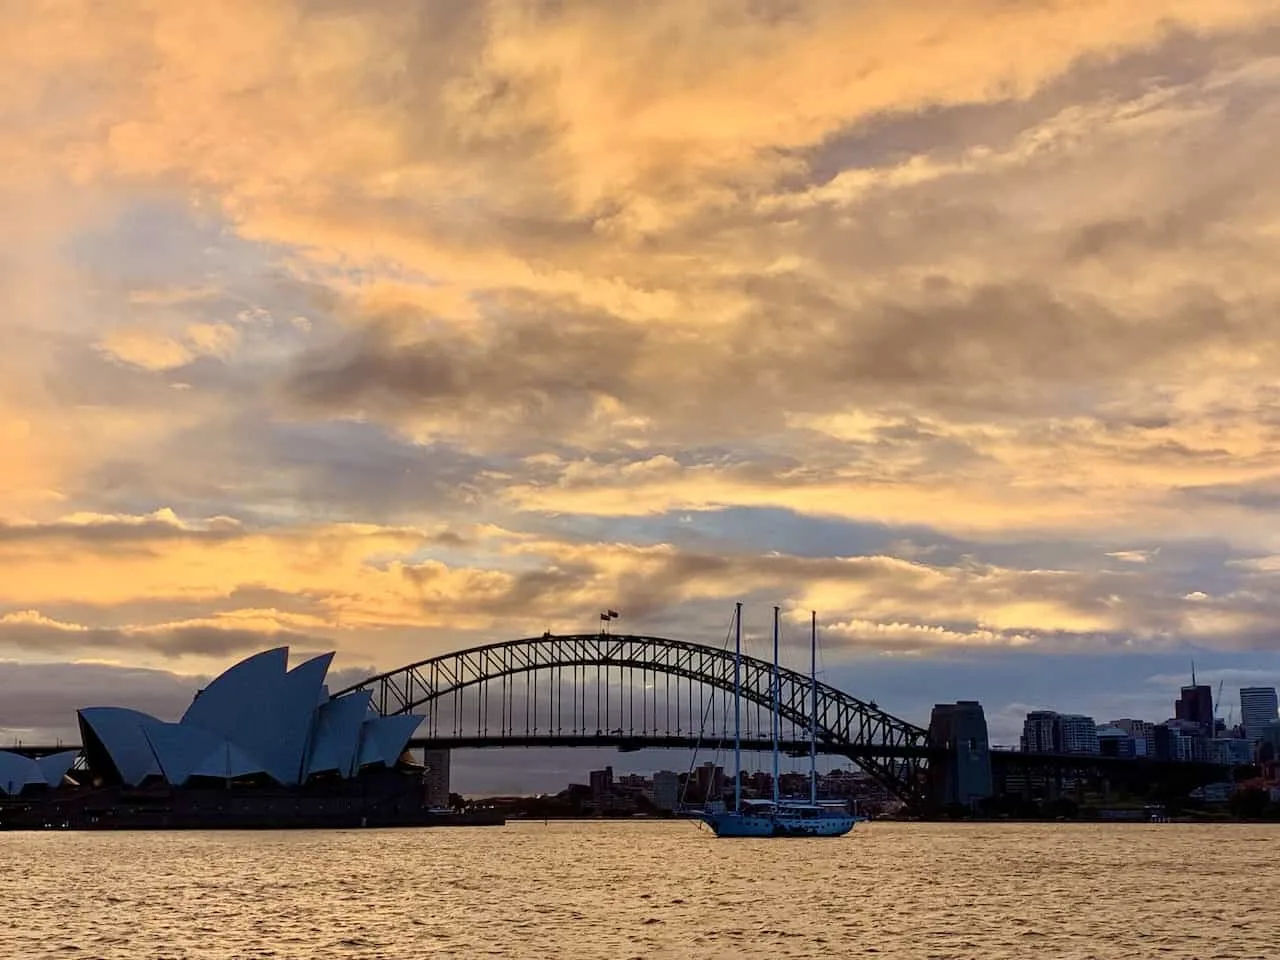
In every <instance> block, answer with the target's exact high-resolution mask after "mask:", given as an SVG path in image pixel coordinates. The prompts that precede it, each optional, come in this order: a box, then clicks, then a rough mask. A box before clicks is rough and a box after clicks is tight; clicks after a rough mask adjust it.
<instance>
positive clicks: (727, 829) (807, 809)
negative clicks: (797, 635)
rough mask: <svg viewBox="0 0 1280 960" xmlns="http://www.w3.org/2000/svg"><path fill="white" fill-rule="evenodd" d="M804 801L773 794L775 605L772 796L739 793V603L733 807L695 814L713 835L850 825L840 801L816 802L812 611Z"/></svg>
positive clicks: (796, 833) (837, 829) (818, 832)
mask: <svg viewBox="0 0 1280 960" xmlns="http://www.w3.org/2000/svg"><path fill="white" fill-rule="evenodd" d="M810 622H811V636H810V662H809V682H810V700H811V705H810V715H809V802H808V803H805V802H803V801H799V800H782V799H780V798H779V797H778V736H779V730H780V727H781V716H780V713H779V709H778V696H779V689H778V688H779V678H778V608H777V607H774V608H773V683H772V684H771V686H772V692H773V717H772V724H771V727H772V734H773V799H772V800H743V799H742V729H741V710H742V677H741V675H742V604H741V603H739V604H737V606H736V607H735V613H734V648H733V652H734V661H733V809H731V810H723V809H714V808H709V809H704V810H701V811H699V812H697V813H696V814H695V815H696V816H697V817H698V819H699V820H701V821H702V822H703V823H705V824H706V825H707V826H709V827H710V828H711V831H712V832H713V833H714V834H715V835H716V836H717V837H841V836H844V835H845V834H846V833H848V832H849V831H850V830H852V829H853V825H854V823H855V822H856V820H855V818H854V817H853V816H852V815H851V814H850V813H849V812H848V811H847V810H844V809H843V807H842V806H841V807H833V806H831V805H829V804H821V803H819V802H818V765H817V756H818V753H817V728H818V616H817V614H816V613H815V614H813V615H812V617H811V621H810Z"/></svg>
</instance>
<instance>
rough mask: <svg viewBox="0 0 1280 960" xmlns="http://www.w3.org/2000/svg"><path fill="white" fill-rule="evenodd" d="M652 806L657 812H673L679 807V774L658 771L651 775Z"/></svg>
mask: <svg viewBox="0 0 1280 960" xmlns="http://www.w3.org/2000/svg"><path fill="white" fill-rule="evenodd" d="M653 805H654V806H655V807H657V808H658V809H659V810H674V809H676V807H678V806H680V774H678V773H675V772H673V771H671V770H659V771H658V772H657V773H655V774H654V775H653Z"/></svg>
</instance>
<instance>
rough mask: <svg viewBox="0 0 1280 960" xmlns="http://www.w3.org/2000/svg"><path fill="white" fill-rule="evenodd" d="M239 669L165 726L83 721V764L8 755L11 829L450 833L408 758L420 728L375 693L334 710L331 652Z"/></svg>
mask: <svg viewBox="0 0 1280 960" xmlns="http://www.w3.org/2000/svg"><path fill="white" fill-rule="evenodd" d="M288 659H289V651H288V648H287V647H279V648H277V649H274V650H266V651H264V652H262V653H258V654H255V655H254V656H251V657H249V658H248V659H246V660H243V661H241V662H240V663H237V664H236V665H235V666H233V667H231V668H230V669H229V670H227V671H226V672H224V673H223V674H221V675H220V676H218V677H217V678H216V679H214V680H213V681H212V682H211V683H209V685H208V686H206V687H205V688H204V689H203V690H201V691H199V692H198V693H197V694H196V697H195V699H194V700H193V701H192V703H191V705H190V706H189V707H188V708H187V710H186V712H185V713H184V714H183V715H182V718H181V719H180V720H178V721H176V722H166V721H164V720H160V719H157V718H156V717H152V716H149V715H148V714H145V713H140V712H139V711H137V710H131V709H128V708H126V707H86V708H84V709H81V710H80V711H78V719H79V725H80V734H81V737H82V741H81V742H82V744H83V759H82V762H81V763H79V764H77V760H79V759H80V753H81V752H80V751H75V750H72V751H62V752H57V753H53V754H50V755H48V756H43V757H38V758H31V757H27V756H23V755H20V754H18V753H16V752H4V751H0V827H4V826H31V825H37V824H36V821H41V824H40V825H65V826H83V827H102V828H109V827H116V828H120V827H218V826H236V827H250V826H252V827H277V826H372V825H391V824H401V825H409V824H416V823H432V822H439V821H441V819H442V818H444V819H448V816H447V815H446V814H443V813H440V812H436V811H433V810H432V809H431V808H430V804H429V803H428V796H427V793H428V791H427V790H426V786H425V785H426V783H427V771H426V769H425V768H424V767H423V766H422V765H420V764H415V763H414V762H413V761H412V759H411V757H410V756H409V754H408V753H407V752H406V748H407V746H408V743H409V739H410V738H411V737H412V736H413V734H414V731H415V730H416V729H417V727H418V725H419V723H420V722H421V721H422V719H423V718H422V717H420V716H414V715H409V716H392V717H383V716H379V715H378V714H377V713H376V712H375V711H374V710H373V708H372V706H371V705H370V694H369V691H367V690H361V691H354V692H351V693H347V694H344V695H343V696H341V697H337V698H334V697H330V695H329V689H328V687H326V686H325V682H324V681H325V675H326V674H327V672H328V669H329V664H330V662H331V661H332V660H333V654H332V653H326V654H324V655H322V656H318V657H315V658H313V659H311V660H307V661H305V662H304V663H301V664H299V665H298V666H296V667H294V668H293V669H292V670H290V669H289V668H288Z"/></svg>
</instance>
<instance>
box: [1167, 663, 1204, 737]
mask: <svg viewBox="0 0 1280 960" xmlns="http://www.w3.org/2000/svg"><path fill="white" fill-rule="evenodd" d="M1173 711H1174V712H1173V715H1174V717H1176V718H1177V719H1179V720H1186V721H1187V722H1188V723H1194V724H1195V725H1196V726H1198V727H1199V728H1200V730H1201V731H1202V732H1203V733H1204V735H1205V736H1206V737H1212V736H1213V733H1214V731H1213V691H1212V690H1211V689H1209V687H1208V685H1207V684H1203V683H1196V671H1195V667H1192V668H1191V685H1190V686H1189V687H1183V688H1182V696H1180V697H1178V699H1177V700H1176V701H1174V704H1173Z"/></svg>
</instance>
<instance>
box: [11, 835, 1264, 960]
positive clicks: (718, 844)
mask: <svg viewBox="0 0 1280 960" xmlns="http://www.w3.org/2000/svg"><path fill="white" fill-rule="evenodd" d="M1277 841H1280V828H1277V827H1267V826H1241V825H1224V826H1205V827H1201V826H1184V825H1180V824H1161V825H1150V826H1149V825H1101V826H1092V825H1074V824H1045V825H1018V824H1008V825H975V824H956V825H949V824H947V825H944V824H887V823H886V824H870V825H865V826H861V827H859V828H858V829H857V830H856V831H855V832H854V833H853V834H852V835H850V836H849V837H845V838H841V839H836V840H805V841H794V842H792V841H771V840H764V841H753V840H741V841H718V840H715V839H713V838H711V837H710V836H709V835H707V834H705V833H701V832H698V831H696V830H695V829H693V828H692V827H691V826H690V825H689V824H684V823H656V822H649V823H551V824H542V823H527V824H517V825H512V826H509V827H507V828H504V829H472V830H467V829H435V830H418V831H414V830H394V831H372V830H371V831H341V832H303V831H299V832H283V833H266V832H255V833H230V832H227V833H187V832H183V833H132V834H130V833H115V834H108V833H103V834H91V833H79V834H76V833H48V834H43V833H41V834H15V833H10V834H0V876H3V877H5V884H4V887H5V893H6V897H5V901H6V902H5V906H6V909H5V911H4V912H3V915H2V917H0V956H3V957H9V956H14V957H18V956H21V957H27V958H45V957H58V958H67V957H76V956H85V957H95V958H102V960H124V958H134V957H162V958H171V960H190V958H231V957H236V958H239V957H254V958H299V960H320V958H325V960H330V958H366V957H367V958H379V960H400V958H417V957H423V956H428V955H440V956H448V957H498V958H526V957H541V956H546V957H551V956H555V957H563V958H570V960H573V958H581V960H586V958H605V957H608V958H610V960H612V958H628V957H637V958H659V957H672V958H684V957H694V956H699V955H703V954H705V953H707V952H708V951H715V952H717V953H725V952H728V953H729V954H730V955H757V954H759V955H766V954H767V955H768V956H770V957H780V958H800V957H830V956H867V957H876V956H884V957H892V958H901V960H979V958H980V960H1015V958H1016V960H1023V958H1026V957H1030V956H1034V957H1037V958H1062V960H1086V958H1089V960H1143V958H1165V960H1190V958H1198V960H1210V958H1230V960H1248V958H1253V957H1256V958H1267V957H1274V956H1275V945H1274V940H1273V937H1272V936H1271V934H1270V928H1269V919H1268V918H1269V917H1270V916H1271V909H1272V902H1271V897H1272V894H1273V892H1274V891H1275V890H1277V889H1280V865H1277V858H1275V857H1273V856H1270V855H1269V854H1268V850H1270V849H1273V848H1272V847H1261V846H1259V844H1263V843H1266V844H1273V845H1274V844H1275V843H1276V842H1277Z"/></svg>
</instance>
